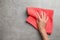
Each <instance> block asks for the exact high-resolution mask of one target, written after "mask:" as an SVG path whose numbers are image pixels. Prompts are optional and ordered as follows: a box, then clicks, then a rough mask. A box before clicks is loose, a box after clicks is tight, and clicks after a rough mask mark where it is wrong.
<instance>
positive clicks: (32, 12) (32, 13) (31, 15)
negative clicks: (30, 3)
mask: <svg viewBox="0 0 60 40" xmlns="http://www.w3.org/2000/svg"><path fill="white" fill-rule="evenodd" d="M41 11H43V12H46V15H47V16H48V17H49V19H48V21H47V24H46V26H45V29H46V32H47V33H48V34H51V33H52V28H53V10H49V9H42V8H33V7H28V8H27V12H28V18H27V19H26V21H27V22H28V23H30V24H31V25H33V27H34V28H36V29H37V30H38V26H37V17H38V16H37V14H36V13H37V12H38V13H39V14H40V12H41Z"/></svg>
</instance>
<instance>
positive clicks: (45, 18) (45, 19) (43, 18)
mask: <svg viewBox="0 0 60 40" xmlns="http://www.w3.org/2000/svg"><path fill="white" fill-rule="evenodd" d="M37 16H38V20H40V21H43V20H44V21H45V23H46V22H47V21H48V16H47V15H46V13H45V12H43V11H41V16H40V15H39V13H38V12H37Z"/></svg>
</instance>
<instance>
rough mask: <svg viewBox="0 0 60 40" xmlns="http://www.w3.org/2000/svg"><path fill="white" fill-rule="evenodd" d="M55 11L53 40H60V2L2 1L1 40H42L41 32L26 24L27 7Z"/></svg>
mask: <svg viewBox="0 0 60 40" xmlns="http://www.w3.org/2000/svg"><path fill="white" fill-rule="evenodd" d="M29 6H32V7H40V8H48V9H53V10H54V27H53V33H52V35H50V36H49V38H50V39H51V40H60V0H0V40H41V37H40V34H39V32H38V31H37V30H36V29H34V28H33V27H32V26H31V25H29V24H27V23H26V22H25V19H26V17H27V16H26V7H29Z"/></svg>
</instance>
